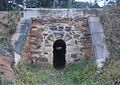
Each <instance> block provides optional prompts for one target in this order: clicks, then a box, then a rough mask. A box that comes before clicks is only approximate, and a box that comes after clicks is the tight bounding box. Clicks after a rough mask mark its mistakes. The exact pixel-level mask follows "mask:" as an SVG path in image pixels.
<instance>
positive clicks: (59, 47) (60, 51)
mask: <svg viewBox="0 0 120 85" xmlns="http://www.w3.org/2000/svg"><path fill="white" fill-rule="evenodd" d="M65 54H66V43H65V42H64V40H62V39H58V40H56V41H55V42H54V44H53V67H54V68H55V69H63V68H65V63H66V59H65Z"/></svg>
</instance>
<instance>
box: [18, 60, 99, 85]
mask: <svg viewBox="0 0 120 85" xmlns="http://www.w3.org/2000/svg"><path fill="white" fill-rule="evenodd" d="M96 70H97V68H96V65H95V64H94V63H93V62H92V61H91V60H89V61H87V60H83V61H81V63H78V64H69V65H67V66H66V68H65V69H64V70H61V71H57V70H55V69H53V68H52V69H50V68H46V69H42V68H40V67H37V66H31V65H20V66H19V67H18V68H17V70H16V75H17V82H23V83H24V84H25V85H44V84H45V85H85V84H89V85H90V84H92V83H93V82H94V81H93V80H90V79H91V78H92V77H93V75H94V73H95V72H96ZM19 84H20V83H19Z"/></svg>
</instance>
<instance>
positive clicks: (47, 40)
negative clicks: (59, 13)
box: [24, 17, 92, 64]
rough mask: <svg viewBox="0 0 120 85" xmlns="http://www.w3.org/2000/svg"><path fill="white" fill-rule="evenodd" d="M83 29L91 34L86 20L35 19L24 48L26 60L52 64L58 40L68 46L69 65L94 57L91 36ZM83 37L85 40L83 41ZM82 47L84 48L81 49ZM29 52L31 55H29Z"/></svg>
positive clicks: (67, 60)
mask: <svg viewBox="0 0 120 85" xmlns="http://www.w3.org/2000/svg"><path fill="white" fill-rule="evenodd" d="M76 18H77V17H76ZM43 23H44V24H43ZM83 24H84V25H83ZM43 29H44V30H43ZM83 29H84V30H85V31H86V32H87V33H89V31H88V28H87V19H86V18H82V19H78V20H76V21H75V20H69V19H61V20H58V19H53V18H51V19H50V20H49V19H48V20H42V19H35V18H34V19H33V20H32V24H31V28H30V33H29V36H28V37H27V41H26V44H25V47H24V57H26V58H25V59H26V60H29V59H31V61H32V59H33V62H36V60H38V61H37V62H42V63H44V62H48V63H50V64H52V63H53V44H54V42H55V41H56V40H58V39H62V40H64V41H65V43H66V46H67V47H66V62H67V63H72V62H79V61H80V59H81V58H84V57H85V58H89V57H91V56H92V52H91V41H90V35H85V33H84V32H83ZM82 37H84V39H81V38H82ZM87 37H88V38H87ZM83 43H84V44H83ZM82 45H83V47H84V48H81V46H82ZM28 52H29V55H27V54H28ZM26 60H25V61H26Z"/></svg>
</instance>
